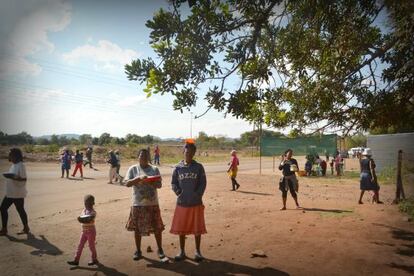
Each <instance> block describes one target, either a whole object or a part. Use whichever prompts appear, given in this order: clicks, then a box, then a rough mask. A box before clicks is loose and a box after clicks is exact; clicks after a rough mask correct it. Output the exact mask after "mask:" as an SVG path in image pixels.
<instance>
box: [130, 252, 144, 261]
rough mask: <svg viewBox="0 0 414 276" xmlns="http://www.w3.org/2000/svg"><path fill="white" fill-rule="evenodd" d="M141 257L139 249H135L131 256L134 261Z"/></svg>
mask: <svg viewBox="0 0 414 276" xmlns="http://www.w3.org/2000/svg"><path fill="white" fill-rule="evenodd" d="M141 258H142V253H141V251H138V250H137V251H135V253H134V257H133V258H132V259H133V260H134V261H138V260H139V259H141Z"/></svg>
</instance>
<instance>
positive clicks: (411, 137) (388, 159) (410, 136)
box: [367, 132, 414, 172]
mask: <svg viewBox="0 0 414 276" xmlns="http://www.w3.org/2000/svg"><path fill="white" fill-rule="evenodd" d="M367 147H368V148H371V149H372V157H373V159H374V160H375V164H376V165H377V171H378V172H379V171H381V170H382V169H383V168H386V167H396V166H397V157H398V151H399V150H400V149H401V150H402V151H403V162H413V160H414V132H411V133H398V134H383V135H369V136H368V139H367Z"/></svg>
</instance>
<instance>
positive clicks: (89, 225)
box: [67, 195, 98, 266]
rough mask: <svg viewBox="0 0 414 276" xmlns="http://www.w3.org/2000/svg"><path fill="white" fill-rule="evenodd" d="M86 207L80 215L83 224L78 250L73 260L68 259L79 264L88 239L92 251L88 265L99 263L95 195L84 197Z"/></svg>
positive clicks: (73, 263)
mask: <svg viewBox="0 0 414 276" xmlns="http://www.w3.org/2000/svg"><path fill="white" fill-rule="evenodd" d="M84 204H85V209H83V211H82V213H81V215H80V216H79V217H78V221H79V222H80V223H81V224H82V233H81V237H80V240H79V245H78V249H77V251H76V255H75V259H74V260H73V261H68V262H67V263H68V264H70V265H79V260H80V257H81V255H82V250H83V247H84V246H85V243H86V241H87V242H88V245H89V249H90V250H91V253H92V260H91V261H90V262H88V265H89V266H91V265H97V264H98V259H97V257H96V248H95V238H96V229H95V218H96V211H95V210H94V209H93V205H95V198H94V196H93V195H86V196H85V198H84Z"/></svg>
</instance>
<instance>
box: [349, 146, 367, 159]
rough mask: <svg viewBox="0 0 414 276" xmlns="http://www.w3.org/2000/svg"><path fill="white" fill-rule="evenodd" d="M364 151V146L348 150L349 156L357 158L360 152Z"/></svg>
mask: <svg viewBox="0 0 414 276" xmlns="http://www.w3.org/2000/svg"><path fill="white" fill-rule="evenodd" d="M363 151H364V147H357V148H351V149H349V150H348V155H349V157H352V158H355V157H356V156H357V154H358V153H362V152H363Z"/></svg>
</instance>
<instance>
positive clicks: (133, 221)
mask: <svg viewBox="0 0 414 276" xmlns="http://www.w3.org/2000/svg"><path fill="white" fill-rule="evenodd" d="M138 159H139V164H137V165H133V166H131V167H130V168H129V169H128V172H127V174H126V178H127V180H126V186H127V187H133V196H132V201H133V203H132V207H131V212H130V215H129V219H128V222H127V224H126V229H127V230H128V231H134V233H135V236H134V237H135V245H136V251H135V253H134V257H133V259H134V260H135V261H137V260H139V259H141V258H142V252H141V237H142V236H149V235H150V234H151V233H153V234H154V236H155V241H156V243H157V246H158V257H159V258H160V260H161V261H162V262H166V261H168V258H166V256H165V254H164V250H163V249H162V231H164V229H165V227H164V223H163V222H162V219H161V212H160V207H159V204H158V193H157V190H158V189H160V188H161V186H162V183H161V178H160V179H155V181H154V182H148V181H146V179H147V178H148V177H149V176H159V175H160V171H159V170H158V168H157V167H155V166H152V165H150V164H149V152H148V151H147V150H146V149H141V150H140V151H139V153H138Z"/></svg>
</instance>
